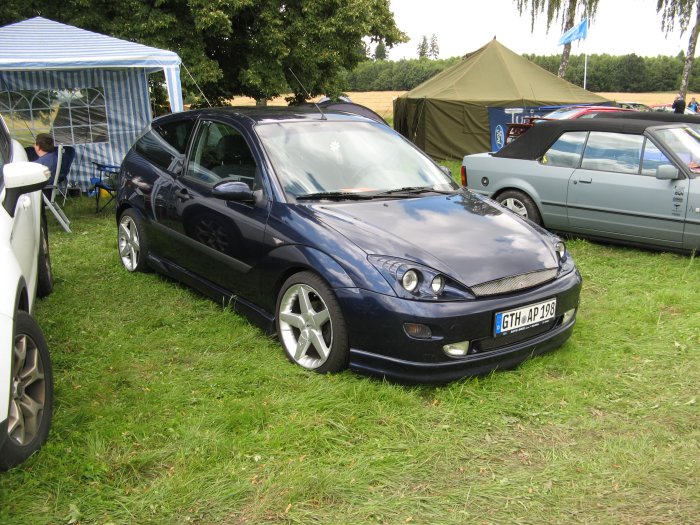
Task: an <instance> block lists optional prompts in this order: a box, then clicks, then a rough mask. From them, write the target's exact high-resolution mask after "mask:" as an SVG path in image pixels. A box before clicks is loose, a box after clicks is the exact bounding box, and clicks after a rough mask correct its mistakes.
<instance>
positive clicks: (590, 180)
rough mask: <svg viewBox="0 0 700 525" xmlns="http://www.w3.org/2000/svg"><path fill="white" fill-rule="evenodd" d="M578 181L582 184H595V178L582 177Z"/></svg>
mask: <svg viewBox="0 0 700 525" xmlns="http://www.w3.org/2000/svg"><path fill="white" fill-rule="evenodd" d="M578 181H579V182H580V183H582V184H590V183H591V182H593V178H592V177H582V178H580V179H579V180H578Z"/></svg>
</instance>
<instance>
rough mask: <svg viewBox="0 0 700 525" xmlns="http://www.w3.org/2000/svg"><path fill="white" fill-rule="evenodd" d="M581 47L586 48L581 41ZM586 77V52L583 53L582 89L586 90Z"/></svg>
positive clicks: (584, 42)
mask: <svg viewBox="0 0 700 525" xmlns="http://www.w3.org/2000/svg"><path fill="white" fill-rule="evenodd" d="M583 47H584V48H585V47H586V41H585V40H584V41H583ZM587 75H588V50H587V49H585V50H584V52H583V89H586V76H587Z"/></svg>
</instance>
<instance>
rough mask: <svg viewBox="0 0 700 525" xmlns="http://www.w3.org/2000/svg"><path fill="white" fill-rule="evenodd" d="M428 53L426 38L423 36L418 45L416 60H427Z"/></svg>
mask: <svg viewBox="0 0 700 525" xmlns="http://www.w3.org/2000/svg"><path fill="white" fill-rule="evenodd" d="M429 51H430V47H429V45H428V37H426V36H425V35H423V38H421V41H420V43H419V44H418V58H428V52H429Z"/></svg>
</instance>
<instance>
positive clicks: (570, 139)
mask: <svg viewBox="0 0 700 525" xmlns="http://www.w3.org/2000/svg"><path fill="white" fill-rule="evenodd" d="M587 134H588V132H587V131H571V132H569V133H564V134H563V135H562V136H561V137H559V139H558V140H557V141H556V142H555V143H554V144H552V147H551V148H549V150H547V153H545V155H544V156H543V157H542V161H541V162H542V164H547V165H549V166H559V167H562V168H576V167H578V165H579V162H580V160H581V152H582V151H583V144H584V143H585V142H586V135H587Z"/></svg>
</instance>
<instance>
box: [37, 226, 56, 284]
mask: <svg viewBox="0 0 700 525" xmlns="http://www.w3.org/2000/svg"><path fill="white" fill-rule="evenodd" d="M39 237H40V238H39V261H38V265H37V288H36V294H37V295H38V296H39V297H46V296H47V295H49V294H50V293H51V292H52V291H53V270H52V269H51V255H50V254H49V232H48V230H47V229H46V219H45V218H44V217H42V219H41V232H40V235H39Z"/></svg>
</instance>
